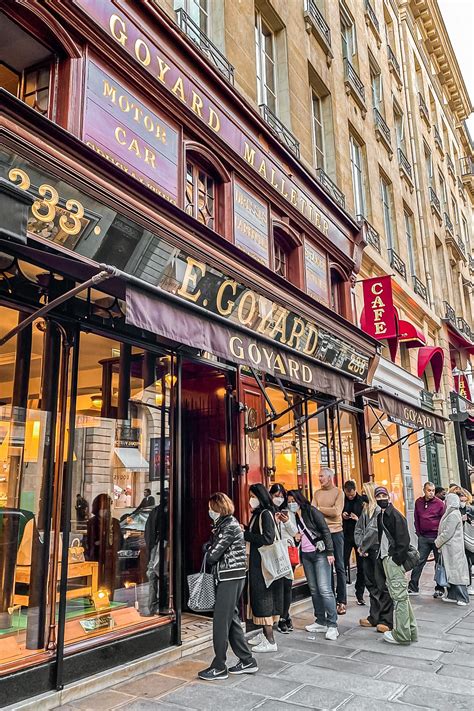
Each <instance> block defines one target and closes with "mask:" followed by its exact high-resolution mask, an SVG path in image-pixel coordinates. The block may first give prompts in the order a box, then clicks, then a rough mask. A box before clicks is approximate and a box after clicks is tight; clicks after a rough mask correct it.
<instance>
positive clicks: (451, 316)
mask: <svg viewBox="0 0 474 711" xmlns="http://www.w3.org/2000/svg"><path fill="white" fill-rule="evenodd" d="M443 304H444V318H445V320H446V321H449V322H450V323H452V324H453V326H455V325H456V312H455V310H454V309H453V307H452V306H451V304H450V303H448V302H447V301H443Z"/></svg>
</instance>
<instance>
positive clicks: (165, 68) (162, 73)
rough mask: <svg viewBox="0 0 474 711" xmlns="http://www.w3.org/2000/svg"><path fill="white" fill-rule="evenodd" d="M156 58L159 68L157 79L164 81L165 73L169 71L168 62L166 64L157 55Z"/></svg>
mask: <svg viewBox="0 0 474 711" xmlns="http://www.w3.org/2000/svg"><path fill="white" fill-rule="evenodd" d="M157 60H158V66H159V68H160V73H159V74H158V81H161V82H163V84H164V83H165V74H166V72H167V71H169V64H166V62H164V61H163V60H162V59H161V57H157Z"/></svg>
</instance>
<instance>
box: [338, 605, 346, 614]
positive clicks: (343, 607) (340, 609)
mask: <svg viewBox="0 0 474 711" xmlns="http://www.w3.org/2000/svg"><path fill="white" fill-rule="evenodd" d="M336 610H337V614H338V615H345V614H346V604H345V603H344V602H338V603H337V605H336Z"/></svg>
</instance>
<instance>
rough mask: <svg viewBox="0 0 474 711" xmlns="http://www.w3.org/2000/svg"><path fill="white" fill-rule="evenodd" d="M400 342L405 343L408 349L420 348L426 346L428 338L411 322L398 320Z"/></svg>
mask: <svg viewBox="0 0 474 711" xmlns="http://www.w3.org/2000/svg"><path fill="white" fill-rule="evenodd" d="M398 340H399V341H400V343H405V345H406V347H407V348H419V347H422V346H426V338H425V335H424V333H423V331H420V329H419V328H417V327H416V326H414V325H413V324H412V323H410V321H404V320H403V319H399V320H398Z"/></svg>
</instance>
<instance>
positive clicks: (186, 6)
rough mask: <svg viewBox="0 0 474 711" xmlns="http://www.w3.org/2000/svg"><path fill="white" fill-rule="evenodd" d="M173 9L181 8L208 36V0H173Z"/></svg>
mask: <svg viewBox="0 0 474 711" xmlns="http://www.w3.org/2000/svg"><path fill="white" fill-rule="evenodd" d="M174 9H175V10H180V9H183V10H184V11H185V12H186V14H187V15H189V17H190V18H191V20H192V21H193V22H194V23H195V24H196V25H197V26H198V27H199V29H200V30H201V32H204V34H205V35H207V36H208V37H209V2H208V0H175V3H174Z"/></svg>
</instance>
